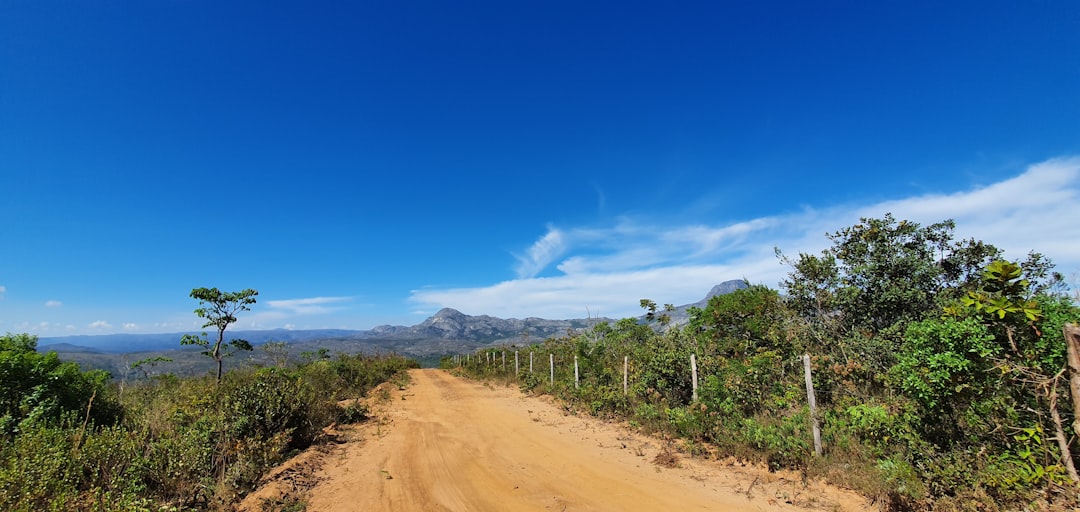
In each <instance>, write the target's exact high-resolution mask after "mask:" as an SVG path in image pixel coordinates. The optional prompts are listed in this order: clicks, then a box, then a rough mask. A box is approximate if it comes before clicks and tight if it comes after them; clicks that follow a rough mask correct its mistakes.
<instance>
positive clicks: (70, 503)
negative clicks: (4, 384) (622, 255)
mask: <svg viewBox="0 0 1080 512" xmlns="http://www.w3.org/2000/svg"><path fill="white" fill-rule="evenodd" d="M0 345H2V346H3V347H4V348H5V349H12V350H11V352H15V353H17V354H19V355H20V357H21V358H22V359H19V360H20V361H22V360H30V361H36V359H35V358H34V357H35V356H34V354H36V352H33V349H34V347H35V340H33V339H32V338H31V337H25V336H8V337H6V338H3V339H0ZM4 355H7V354H4ZM36 356H40V358H41V361H38V362H39V363H43V364H45V363H48V364H46V366H48V365H49V364H51V362H50V361H51V359H50V358H49V357H48V355H46V356H41V355H40V354H37V355H36ZM415 366H416V363H415V362H414V361H411V360H408V359H405V358H401V357H397V356H387V357H366V356H341V357H340V358H338V359H337V360H335V361H320V362H318V363H317V364H308V365H304V366H300V367H294V368H277V367H276V368H264V369H245V370H235V371H233V372H230V373H228V374H225V376H224V379H223V380H222V382H221V383H220V384H218V383H217V381H216V380H215V379H213V378H190V379H179V378H177V377H175V376H172V375H166V376H156V377H153V378H150V379H146V380H143V381H140V382H139V383H138V384H136V385H133V386H129V387H127V388H126V389H125V392H124V395H123V397H122V400H120V399H117V398H115V397H114V396H113V391H114V390H113V389H112V388H110V387H108V386H104V385H102V386H100V387H97V388H93V389H91V390H89V391H86V395H87V397H88V398H89V397H94V401H93V407H92V408H91V412H93V411H94V410H96V409H97V408H98V407H99V406H101V407H102V408H103V409H102V410H103V411H104V410H105V406H106V405H107V404H114V405H116V412H119V410H120V408H119V405H122V411H123V415H122V418H121V417H120V415H119V414H114V415H113V416H112V417H111V421H97V420H96V418H95V416H94V415H93V414H91V415H90V416H87V415H86V410H87V403H88V400H87V401H85V402H84V401H82V400H79V401H76V405H77V407H75V408H73V409H71V408H68V409H63V408H61V410H60V412H59V413H58V415H57V416H55V417H52V416H49V417H46V416H45V415H41V417H40V418H38V419H35V420H33V421H31V420H30V419H24V420H23V421H22V422H20V423H18V429H16V430H15V431H13V432H12V433H10V434H9V435H8V439H6V440H5V442H3V443H0V510H14V511H37V510H57V511H60V510H64V511H66V510H88V511H112V510H146V511H150V510H193V509H194V510H205V509H227V508H228V507H229V505H230V504H231V503H232V502H234V501H235V500H236V498H237V497H238V496H239V495H241V494H243V493H244V492H246V491H248V490H250V489H252V488H253V487H254V485H255V483H256V482H257V481H258V480H259V478H260V477H261V475H262V474H263V473H264V472H265V471H266V470H267V469H269V468H271V467H272V466H274V465H275V464H277V463H279V462H281V461H282V460H283V459H284V458H285V457H287V456H288V455H289V454H290V453H292V452H293V451H294V450H298V449H302V448H304V447H306V446H308V445H309V444H311V443H313V442H317V441H318V440H319V439H320V437H321V433H322V429H323V427H325V426H327V425H329V424H330V423H332V422H334V421H342V422H348V421H353V422H354V421H362V420H363V419H364V418H366V417H367V415H368V414H369V413H368V411H367V410H366V408H365V407H364V406H362V405H361V404H358V403H355V402H354V404H353V405H350V406H347V407H344V408H342V407H339V406H338V403H337V402H338V400H339V397H340V396H344V395H351V396H353V397H359V396H362V395H363V394H364V393H366V392H367V391H368V390H370V389H371V388H372V387H373V386H374V385H377V384H378V383H380V382H385V381H388V380H391V379H392V378H393V379H396V380H397V381H398V382H401V379H400V378H397V377H395V375H397V374H399V373H400V372H402V371H404V370H406V369H408V368H411V367H415ZM17 367H18V366H17V365H15V366H12V368H17ZM75 369H76V370H77V367H75ZM49 375H51V377H52V378H53V379H54V380H56V381H58V383H53V384H52V385H51V386H52V387H51V388H49V389H68V388H74V389H76V390H79V389H82V387H83V386H85V384H86V381H85V380H84V379H83V378H82V376H83V375H84V374H80V373H77V372H71V371H67V372H63V373H56V372H51V373H49ZM95 393H96V394H95ZM2 396H3V397H5V398H6V397H8V396H9V395H8V394H7V393H5V394H4V395H2ZM10 396H14V395H10ZM42 396H45V395H42ZM23 402H25V401H23ZM23 402H20V403H23ZM56 403H59V404H63V403H64V402H63V401H57V402H56Z"/></svg>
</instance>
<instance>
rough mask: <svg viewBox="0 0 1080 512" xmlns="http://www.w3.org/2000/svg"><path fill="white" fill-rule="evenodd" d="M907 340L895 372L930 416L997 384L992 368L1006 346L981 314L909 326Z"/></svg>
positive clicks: (901, 386)
mask: <svg viewBox="0 0 1080 512" xmlns="http://www.w3.org/2000/svg"><path fill="white" fill-rule="evenodd" d="M904 342H905V343H904V346H903V348H902V350H901V351H900V355H899V356H898V362H897V364H896V365H895V366H893V367H892V368H891V369H890V370H889V376H890V379H891V381H892V382H893V383H894V385H895V386H896V387H897V388H899V389H900V390H902V391H903V392H904V393H905V394H906V395H907V396H909V397H912V398H914V399H915V400H916V401H917V402H918V403H919V404H920V405H921V406H922V407H923V408H924V409H925V411H926V415H927V417H928V418H931V417H938V416H937V415H939V414H943V413H945V414H948V413H951V412H952V411H954V410H955V409H956V408H957V407H962V406H963V404H966V403H969V402H970V401H971V400H972V399H973V398H975V397H979V396H983V395H985V394H987V393H991V392H992V391H993V388H994V387H995V385H996V384H997V380H996V379H995V378H994V374H993V373H992V372H991V370H992V369H993V366H994V363H993V361H994V358H995V357H996V356H997V355H999V354H1000V353H1001V350H1002V349H1001V347H1000V346H998V345H997V344H996V343H995V339H994V336H993V335H992V334H990V332H989V331H988V330H987V328H986V326H984V325H983V324H981V323H980V322H979V321H977V320H976V319H971V318H968V319H964V320H955V319H951V318H943V319H930V320H924V321H922V322H916V323H913V324H910V325H909V326H908V328H907V332H906V335H905V337H904ZM999 373H1000V372H999Z"/></svg>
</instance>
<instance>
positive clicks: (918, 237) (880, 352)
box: [777, 214, 1000, 371]
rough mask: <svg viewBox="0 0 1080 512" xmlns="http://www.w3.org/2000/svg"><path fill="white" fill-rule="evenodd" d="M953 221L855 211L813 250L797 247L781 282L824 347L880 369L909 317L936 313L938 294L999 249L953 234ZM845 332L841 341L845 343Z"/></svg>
mask: <svg viewBox="0 0 1080 512" xmlns="http://www.w3.org/2000/svg"><path fill="white" fill-rule="evenodd" d="M954 229H955V223H954V222H953V221H951V220H946V221H943V222H939V223H936V224H932V225H930V226H926V227H923V226H920V225H919V224H917V223H914V222H909V221H906V220H901V221H897V220H896V219H895V218H894V217H893V216H892V214H886V215H885V217H884V218H882V219H873V218H863V219H861V220H860V221H859V223H857V224H855V225H854V226H851V227H848V228H844V229H841V230H839V231H836V232H834V233H831V234H829V235H827V236H828V238H829V240H831V241H832V242H833V245H832V247H831V248H828V249H826V250H824V251H822V253H821V255H820V256H815V255H809V254H799V257H798V259H797V260H795V261H792V260H790V259H788V258H787V257H785V256H783V254H781V253H780V251H779V250H777V255H778V256H779V257H780V258H781V260H782V261H784V262H785V263H788V264H789V265H791V266H792V271H791V272H790V273H789V274H788V277H787V279H785V280H784V281H783V282H782V288H784V290H785V291H786V292H787V296H788V303H789V304H790V306H791V307H792V309H793V310H794V311H795V312H796V313H797V314H799V315H800V316H801V317H802V318H804V319H805V320H806V322H807V324H808V326H809V327H810V333H811V334H812V335H813V336H814V337H815V338H816V341H817V342H818V343H820V344H821V345H823V346H824V348H825V349H826V351H827V352H830V351H832V349H838V350H839V351H840V352H841V355H842V357H843V358H844V359H845V360H847V361H852V360H861V361H865V362H867V363H869V364H871V365H872V366H873V367H874V370H877V371H884V370H885V369H887V368H889V367H890V366H891V365H892V363H893V362H894V359H893V356H892V354H893V353H894V352H895V350H896V346H895V345H896V343H897V342H898V340H899V339H900V338H901V337H902V334H903V330H904V327H905V326H906V325H907V324H908V323H911V322H914V321H918V320H922V319H925V318H929V317H932V316H936V315H938V314H940V311H941V309H940V308H941V305H942V301H943V300H945V299H946V298H948V297H950V296H957V295H959V294H960V290H964V289H970V288H972V287H973V286H974V285H975V284H974V283H976V282H977V281H978V279H979V276H980V274H981V270H982V268H983V267H985V266H986V265H987V264H988V263H989V262H990V261H992V260H994V259H996V258H997V257H998V255H999V254H1000V250H998V249H997V248H996V247H994V246H992V245H989V244H985V243H983V242H980V241H976V240H970V239H969V240H961V241H956V240H954V235H953V230H954ZM845 339H847V340H848V341H849V342H848V343H845V341H844V340H845Z"/></svg>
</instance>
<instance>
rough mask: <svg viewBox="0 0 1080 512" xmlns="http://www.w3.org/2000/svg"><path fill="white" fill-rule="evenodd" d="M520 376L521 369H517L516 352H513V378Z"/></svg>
mask: <svg viewBox="0 0 1080 512" xmlns="http://www.w3.org/2000/svg"><path fill="white" fill-rule="evenodd" d="M518 375H521V368H519V367H518V351H517V350H515V351H514V376H515V377H516V376H518Z"/></svg>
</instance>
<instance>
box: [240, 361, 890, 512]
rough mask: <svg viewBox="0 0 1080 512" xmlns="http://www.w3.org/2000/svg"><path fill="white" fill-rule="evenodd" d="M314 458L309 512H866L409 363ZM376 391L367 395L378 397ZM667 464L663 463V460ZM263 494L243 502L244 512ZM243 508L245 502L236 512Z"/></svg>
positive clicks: (848, 499)
mask: <svg viewBox="0 0 1080 512" xmlns="http://www.w3.org/2000/svg"><path fill="white" fill-rule="evenodd" d="M410 375H411V378H412V383H411V384H410V385H409V386H408V387H407V389H404V390H390V392H389V393H387V392H386V391H383V392H382V393H381V394H382V396H383V400H381V401H378V402H377V403H374V404H373V407H374V408H375V412H376V414H377V415H378V417H379V419H378V420H377V421H373V422H370V423H368V424H365V425H363V426H361V427H359V428H357V429H355V430H353V431H351V432H347V434H346V435H347V436H348V437H351V438H352V439H351V440H350V441H349V442H347V443H345V444H342V445H340V446H339V447H338V449H337V450H336V452H333V453H330V454H327V455H325V456H324V457H323V462H322V464H321V469H319V470H318V471H317V472H316V474H315V475H314V477H309V479H310V481H312V482H317V483H315V484H314V487H313V488H311V489H310V491H309V492H308V493H307V496H308V500H307V503H308V507H307V510H308V511H309V512H334V511H357V510H362V511H414V510H415V511H462V512H465V511H469V512H476V511H552V510H554V511H601V510H604V511H607V510H610V511H636V510H640V511H666V510H731V511H743V510H746V511H749V510H770V511H771V510H775V511H787V510H866V509H867V508H871V505H870V504H869V503H868V502H867V501H866V500H865V499H864V498H862V497H860V496H858V495H857V494H855V493H853V492H849V491H844V490H841V489H837V488H833V487H829V486H826V485H824V484H821V483H817V482H803V481H801V479H800V478H799V476H798V474H795V473H782V472H780V473H770V472H768V471H765V470H764V469H762V468H757V467H753V466H743V465H741V464H738V463H735V462H733V461H728V462H720V461H716V460H703V459H701V458H695V459H692V458H689V457H688V456H686V455H684V454H679V453H673V452H672V450H670V447H668V446H665V444H664V442H663V441H660V440H657V439H655V438H652V437H648V436H644V435H640V434H637V433H634V432H632V431H630V430H629V429H628V428H626V427H625V426H623V425H620V424H615V423H608V422H604V421H601V420H598V419H595V418H589V417H582V416H577V415H573V414H571V413H569V412H568V411H566V410H565V409H564V408H562V407H560V406H559V405H557V404H556V403H554V402H553V401H552V400H550V399H545V398H538V397H529V396H526V395H523V394H522V393H521V392H519V391H518V390H516V389H513V388H503V387H495V388H493V387H491V386H489V385H485V384H481V383H477V382H474V381H470V380H466V379H462V378H458V377H455V376H453V375H451V374H449V373H447V372H445V371H441V370H414V371H412V372H410ZM379 394H380V393H376V394H375V395H376V396H378V395H379ZM672 466H673V467H672ZM261 499H265V495H262V496H260V495H258V494H256V495H253V496H251V497H249V500H247V501H245V504H246V505H247V506H248V508H247V509H248V510H258V508H256V507H252V505H254V504H255V501H257V500H261ZM241 508H242V509H243V508H244V507H241Z"/></svg>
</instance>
